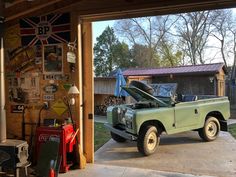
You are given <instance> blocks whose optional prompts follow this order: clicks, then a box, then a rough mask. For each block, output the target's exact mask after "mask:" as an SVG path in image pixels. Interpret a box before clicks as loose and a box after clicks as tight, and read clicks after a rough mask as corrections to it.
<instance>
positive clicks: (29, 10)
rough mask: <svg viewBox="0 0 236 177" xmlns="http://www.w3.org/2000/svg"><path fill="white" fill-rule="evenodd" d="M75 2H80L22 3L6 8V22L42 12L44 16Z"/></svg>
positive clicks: (45, 1) (55, 0)
mask: <svg viewBox="0 0 236 177" xmlns="http://www.w3.org/2000/svg"><path fill="white" fill-rule="evenodd" d="M75 2H78V1H76V0H67V1H63V0H51V1H48V0H35V1H32V2H29V1H21V2H19V3H17V4H16V5H12V6H10V7H9V8H5V11H4V12H5V14H6V21H7V22H9V21H12V20H16V19H19V18H22V17H25V16H28V15H30V14H35V13H40V12H41V14H42V12H43V13H44V14H47V13H50V12H51V10H52V9H54V10H58V9H61V8H63V7H64V8H65V7H66V6H69V5H71V4H73V3H75Z"/></svg>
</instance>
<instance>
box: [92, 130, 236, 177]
mask: <svg viewBox="0 0 236 177" xmlns="http://www.w3.org/2000/svg"><path fill="white" fill-rule="evenodd" d="M95 164H99V165H100V164H101V165H106V166H109V165H112V166H120V167H133V168H139V169H150V170H157V171H167V172H176V173H184V174H193V175H209V176H220V177H221V176H222V177H235V176H236V141H235V139H234V138H233V137H232V136H231V135H230V134H229V133H227V132H221V133H220V136H219V137H218V139H217V140H215V141H213V142H203V141H202V140H201V139H200V138H199V136H198V134H197V132H187V133H181V134H176V135H171V136H170V135H168V136H167V135H162V137H161V143H160V146H159V149H158V151H157V152H156V153H155V154H153V155H151V156H148V157H143V156H141V155H140V154H139V153H138V151H137V148H136V143H135V142H126V143H116V142H115V141H113V140H110V141H108V142H107V143H106V144H105V145H104V146H103V147H101V148H100V149H99V150H98V151H97V152H96V153H95Z"/></svg>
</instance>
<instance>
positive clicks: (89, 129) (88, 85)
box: [82, 22, 94, 163]
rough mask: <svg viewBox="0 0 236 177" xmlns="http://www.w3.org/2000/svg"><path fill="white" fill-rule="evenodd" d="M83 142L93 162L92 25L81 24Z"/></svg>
mask: <svg viewBox="0 0 236 177" xmlns="http://www.w3.org/2000/svg"><path fill="white" fill-rule="evenodd" d="M82 60H83V65H82V66H83V68H82V72H83V73H82V76H83V121H84V124H83V125H84V126H83V127H84V130H83V140H84V153H85V157H86V160H87V162H88V163H93V162H94V78H93V45H92V23H90V22H85V23H84V22H83V23H82Z"/></svg>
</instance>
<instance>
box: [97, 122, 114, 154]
mask: <svg viewBox="0 0 236 177" xmlns="http://www.w3.org/2000/svg"><path fill="white" fill-rule="evenodd" d="M110 138H111V136H110V132H109V131H108V130H107V129H106V128H105V127H104V125H103V123H98V122H95V123H94V151H96V150H98V149H99V148H100V147H101V146H102V145H103V144H105V143H106V142H107V141H108V140H109V139H110Z"/></svg>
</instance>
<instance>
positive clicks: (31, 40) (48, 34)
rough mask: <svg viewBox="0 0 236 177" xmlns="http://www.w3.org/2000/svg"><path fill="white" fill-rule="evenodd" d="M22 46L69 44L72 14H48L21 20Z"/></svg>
mask: <svg viewBox="0 0 236 177" xmlns="http://www.w3.org/2000/svg"><path fill="white" fill-rule="evenodd" d="M20 34H21V44H22V46H34V45H45V44H57V43H68V41H70V14H69V13H64V14H48V15H45V16H38V17H29V18H23V19H21V20H20Z"/></svg>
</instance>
